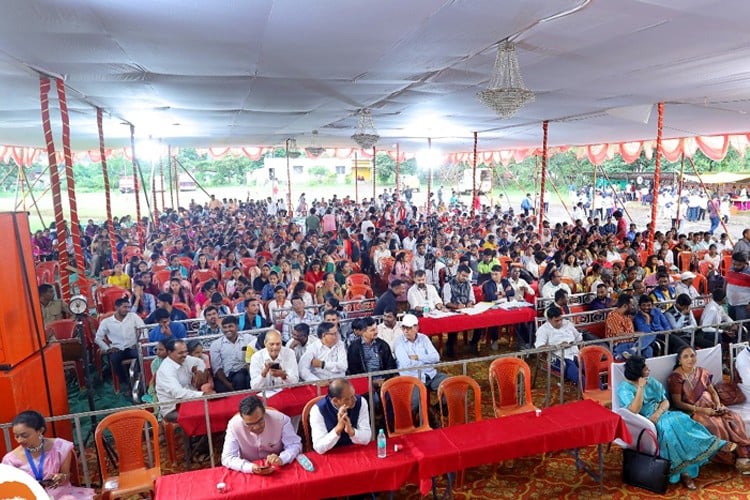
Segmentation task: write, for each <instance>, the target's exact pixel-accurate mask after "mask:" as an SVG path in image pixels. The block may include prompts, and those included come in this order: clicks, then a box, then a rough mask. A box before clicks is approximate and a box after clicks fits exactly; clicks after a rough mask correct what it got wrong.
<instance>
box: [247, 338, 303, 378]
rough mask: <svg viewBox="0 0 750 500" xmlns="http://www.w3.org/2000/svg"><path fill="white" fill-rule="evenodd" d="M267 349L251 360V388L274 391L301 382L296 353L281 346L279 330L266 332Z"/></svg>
mask: <svg viewBox="0 0 750 500" xmlns="http://www.w3.org/2000/svg"><path fill="white" fill-rule="evenodd" d="M264 345H265V347H264V348H263V349H261V350H260V351H258V352H256V353H255V354H253V356H252V357H251V358H250V388H251V389H252V390H254V391H259V390H261V389H274V388H278V387H281V386H284V385H289V384H296V383H297V382H299V372H298V368H297V358H296V357H295V356H294V351H292V350H291V349H289V348H288V347H284V346H283V345H282V344H281V333H279V331H278V330H273V329H272V330H269V331H268V332H266V337H265V340H264Z"/></svg>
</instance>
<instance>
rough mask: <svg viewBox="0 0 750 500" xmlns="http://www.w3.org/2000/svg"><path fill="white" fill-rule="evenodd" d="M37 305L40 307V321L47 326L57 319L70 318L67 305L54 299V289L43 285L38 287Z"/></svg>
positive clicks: (45, 284)
mask: <svg viewBox="0 0 750 500" xmlns="http://www.w3.org/2000/svg"><path fill="white" fill-rule="evenodd" d="M38 290H39V303H40V304H41V305H42V321H43V322H44V324H45V325H48V324H49V323H50V322H52V321H57V320H58V319H65V318H70V317H71V316H72V314H71V312H70V309H68V304H66V303H65V302H63V301H62V300H57V299H55V287H53V286H52V285H49V284H47V283H44V284H42V285H39V288H38Z"/></svg>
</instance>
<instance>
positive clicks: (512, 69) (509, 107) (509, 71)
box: [477, 40, 534, 118]
mask: <svg viewBox="0 0 750 500" xmlns="http://www.w3.org/2000/svg"><path fill="white" fill-rule="evenodd" d="M477 97H478V98H479V100H480V101H482V103H484V105H485V106H487V107H488V108H490V109H492V110H493V111H494V112H495V113H497V114H499V115H500V116H502V117H503V118H510V117H511V116H513V115H515V114H516V111H518V110H519V109H521V108H522V107H523V106H525V105H527V104H529V103H530V102H534V93H533V92H532V91H531V90H529V89H528V88H526V85H525V84H524V83H523V77H522V76H521V70H520V68H519V66H518V57H517V56H516V46H515V44H513V43H512V42H509V41H508V40H505V41H503V42H501V43H500V46H499V47H498V49H497V56H496V57H495V66H494V68H492V75H491V76H490V83H489V86H488V87H487V88H486V89H485V90H482V91H481V92H477Z"/></svg>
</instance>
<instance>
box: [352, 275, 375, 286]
mask: <svg viewBox="0 0 750 500" xmlns="http://www.w3.org/2000/svg"><path fill="white" fill-rule="evenodd" d="M353 285H365V286H369V287H371V286H372V282H371V281H370V277H369V276H367V275H366V274H363V273H354V274H350V275H349V276H347V277H346V286H347V287H349V286H353Z"/></svg>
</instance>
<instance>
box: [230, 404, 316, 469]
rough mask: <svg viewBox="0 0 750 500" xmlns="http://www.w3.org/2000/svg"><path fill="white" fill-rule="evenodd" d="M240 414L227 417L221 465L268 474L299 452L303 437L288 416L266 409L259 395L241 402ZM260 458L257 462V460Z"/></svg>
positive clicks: (288, 461) (289, 460) (292, 458)
mask: <svg viewBox="0 0 750 500" xmlns="http://www.w3.org/2000/svg"><path fill="white" fill-rule="evenodd" d="M239 410H240V411H239V413H237V414H236V415H235V416H233V417H232V418H231V420H229V423H228V424H227V433H226V437H225V438H224V449H223V450H222V452H221V465H223V466H224V467H226V468H228V469H232V470H236V471H239V472H245V473H250V474H261V475H268V474H271V473H272V472H273V471H274V468H275V467H281V466H284V465H287V464H288V463H290V462H291V461H292V460H294V459H295V457H296V456H297V455H298V454H299V453H300V452H301V451H302V440H301V439H300V437H299V436H298V435H297V433H296V432H295V430H294V426H292V423H291V420H290V418H289V417H287V416H286V415H284V414H283V413H281V412H279V411H276V410H273V409H270V408H269V409H266V408H265V407H264V406H263V401H262V400H261V399H260V398H259V397H258V396H248V397H246V398H245V399H243V400H242V401H240V408H239ZM259 461H260V462H259Z"/></svg>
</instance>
